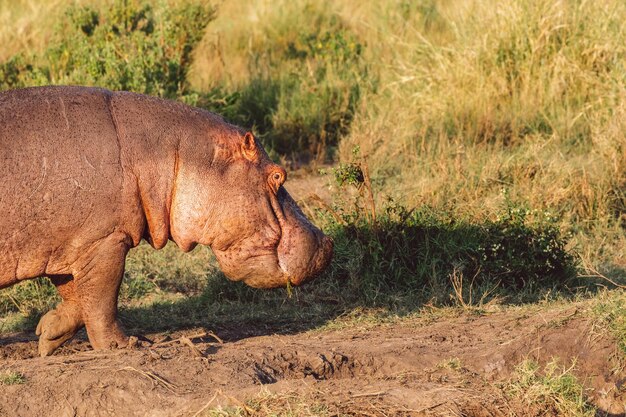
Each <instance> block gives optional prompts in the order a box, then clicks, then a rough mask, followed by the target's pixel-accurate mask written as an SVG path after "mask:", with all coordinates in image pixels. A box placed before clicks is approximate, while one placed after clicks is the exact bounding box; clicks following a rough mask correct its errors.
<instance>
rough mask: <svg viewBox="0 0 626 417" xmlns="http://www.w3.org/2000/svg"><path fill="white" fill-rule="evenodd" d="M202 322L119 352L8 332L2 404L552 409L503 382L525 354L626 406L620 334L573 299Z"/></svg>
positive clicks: (122, 408)
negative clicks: (601, 329)
mask: <svg viewBox="0 0 626 417" xmlns="http://www.w3.org/2000/svg"><path fill="white" fill-rule="evenodd" d="M202 330H203V329H193V330H188V331H185V332H178V333H174V334H172V335H171V339H170V340H168V339H166V338H165V337H164V335H160V334H154V335H148V338H149V339H151V340H153V341H156V342H157V343H154V344H152V345H151V346H144V347H138V348H136V349H134V350H133V349H127V350H117V351H110V352H94V351H91V350H89V344H88V342H86V341H85V340H81V339H79V340H75V341H73V342H71V343H70V344H69V345H68V346H67V347H64V348H63V349H62V350H61V351H60V352H59V353H58V354H55V355H54V356H52V357H48V358H38V357H37V356H36V352H37V349H36V341H35V340H34V338H32V337H31V336H29V335H14V336H12V337H9V338H4V339H3V340H2V345H1V347H0V358H1V359H0V370H10V371H13V372H18V373H20V374H21V375H23V376H24V378H25V383H23V384H15V385H5V386H1V387H0V415H19V416H25V417H30V416H40V415H59V416H63V415H71V416H99V415H103V416H104V415H116V416H144V415H151V416H161V415H162V416H172V415H175V416H193V415H194V414H196V413H197V412H198V411H199V410H202V409H203V407H205V406H206V405H207V403H208V402H209V401H211V403H210V405H211V406H212V407H214V406H221V405H229V404H230V405H239V406H241V405H242V404H243V402H245V401H246V400H248V399H251V398H259V395H260V393H265V394H268V393H269V394H273V395H278V396H280V395H286V394H288V395H292V396H297V397H298V398H301V399H303V401H305V400H306V401H312V402H315V403H319V404H322V405H323V407H324V409H325V410H326V411H327V412H328V413H329V414H333V413H340V414H347V415H437V416H439V415H441V416H444V415H445V416H449V415H465V416H487V415H489V416H505V415H506V416H509V415H533V414H535V415H551V414H550V410H545V409H541V408H538V409H537V410H532V409H529V408H527V406H524V405H522V404H515V401H513V400H511V399H510V398H507V397H506V396H505V395H504V394H503V391H502V389H501V386H502V384H503V383H504V382H506V381H508V379H509V378H510V376H511V373H512V371H513V369H514V367H515V366H516V365H518V364H519V363H520V362H521V361H522V360H524V359H526V358H531V359H533V360H536V361H538V362H540V363H546V362H547V361H549V360H552V358H558V360H559V361H561V362H562V363H563V364H564V365H567V364H571V363H572V362H571V361H572V360H573V359H574V358H576V360H577V362H576V364H577V365H576V370H575V373H576V375H577V376H578V378H579V380H580V381H581V382H582V383H583V384H584V385H585V387H586V388H587V391H586V393H587V397H588V398H589V400H590V401H591V402H592V403H593V404H594V405H595V406H596V407H598V409H599V410H600V411H602V412H607V413H612V415H620V413H623V412H624V403H625V401H626V397H625V396H624V394H623V391H622V389H621V388H620V387H621V385H620V384H621V383H622V381H623V380H624V378H625V377H626V375H624V374H623V371H622V370H620V369H618V368H616V367H615V364H614V363H612V362H611V357H612V355H614V353H615V348H616V347H615V346H616V345H615V343H614V341H613V340H610V339H608V338H606V337H604V336H600V335H596V334H593V332H592V331H591V330H592V326H591V323H590V322H589V321H588V320H587V319H585V318H584V316H583V315H581V314H580V313H579V312H578V311H577V310H576V309H575V308H560V309H558V308H555V309H552V310H550V311H546V310H541V311H537V312H536V313H528V312H525V313H524V312H521V311H518V312H516V311H513V310H511V311H508V312H506V313H497V314H492V315H488V316H480V317H478V316H473V315H467V316H462V317H458V318H453V319H449V318H448V319H445V320H443V319H442V320H441V321H435V322H432V323H425V322H424V321H420V320H419V319H416V320H405V321H403V322H401V323H395V324H392V325H381V326H370V327H368V328H349V329H346V330H341V331H325V332H318V331H313V332H307V333H300V334H295V335H288V336H280V335H268V336H256V337H249V338H244V339H239V338H237V337H233V338H232V340H235V341H230V342H229V341H226V342H224V343H220V342H219V341H218V340H216V339H215V338H213V337H209V336H207V337H193V336H191V337H186V338H181V336H183V335H185V334H186V335H188V336H189V335H194V334H196V335H197V334H198V333H200V334H201V333H202ZM243 330H244V331H249V329H243ZM265 394H263V395H265ZM279 398H280V397H279ZM277 401H278V400H277ZM546 413H547V414H546ZM200 415H202V413H201V414H200Z"/></svg>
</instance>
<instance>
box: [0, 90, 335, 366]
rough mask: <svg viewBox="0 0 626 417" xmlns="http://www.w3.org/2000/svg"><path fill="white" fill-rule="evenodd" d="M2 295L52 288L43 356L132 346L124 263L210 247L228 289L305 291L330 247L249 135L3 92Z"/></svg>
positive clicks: (137, 99) (159, 110)
mask: <svg viewBox="0 0 626 417" xmlns="http://www.w3.org/2000/svg"><path fill="white" fill-rule="evenodd" d="M0 158H1V161H0V162H1V164H0V212H1V213H2V217H1V218H0V288H3V287H7V286H9V285H12V284H15V283H17V282H19V281H21V280H25V279H30V278H35V277H38V276H48V277H50V279H51V280H52V282H53V283H54V284H55V286H56V287H57V289H58V291H59V293H60V295H61V297H62V299H63V301H62V302H61V303H60V304H59V305H58V306H57V307H56V308H55V309H54V310H52V311H50V312H48V313H47V314H45V315H44V316H43V317H42V318H41V321H40V322H39V325H38V326H37V334H38V335H39V352H40V354H41V355H42V356H45V355H49V354H51V353H52V352H53V351H54V349H56V348H57V347H58V346H60V345H61V344H62V343H64V342H65V341H66V340H68V339H70V338H71V337H72V336H73V335H74V334H75V333H76V332H77V331H78V330H79V329H80V328H82V327H83V326H85V327H86V328H87V333H88V336H89V340H90V342H91V344H92V346H93V347H94V348H95V349H107V348H111V347H116V346H117V347H122V346H125V345H126V344H127V343H128V338H127V336H126V335H125V334H124V332H123V331H122V329H121V328H120V325H119V323H118V321H117V297H118V291H119V286H120V282H121V279H122V276H123V272H124V262H125V258H126V254H127V252H128V250H129V249H130V248H132V247H134V246H136V245H138V244H139V242H140V241H141V239H142V238H145V239H146V240H147V241H148V242H150V244H151V245H152V246H154V247H155V248H156V249H160V248H162V247H163V246H165V244H166V243H167V241H168V240H173V241H174V242H175V243H176V244H177V245H178V246H179V247H180V248H181V249H182V250H184V251H189V250H191V249H192V248H193V247H195V245H197V244H201V245H208V246H211V248H212V249H213V251H214V252H215V255H216V257H217V259H218V262H219V264H220V266H221V268H222V270H223V271H224V273H225V274H226V276H227V277H229V278H230V279H232V280H241V281H244V282H245V283H247V284H249V285H251V286H253V287H258V288H273V287H280V286H285V285H286V284H287V283H288V282H290V283H292V284H294V285H298V284H301V283H303V282H305V281H307V280H308V279H310V278H312V277H314V276H315V275H316V274H318V273H319V272H320V271H321V270H322V269H324V268H325V267H326V266H327V265H328V263H329V261H330V258H331V256H332V242H331V240H330V239H329V238H327V237H325V236H324V235H323V234H322V233H321V232H320V231H319V230H318V229H317V228H315V227H314V226H313V225H312V224H311V223H309V221H308V220H307V219H306V218H305V217H304V216H303V214H302V212H301V211H300V210H299V208H298V207H297V205H296V204H295V203H294V201H293V200H292V199H291V197H290V196H289V194H288V193H287V191H286V190H285V189H284V188H283V186H282V185H283V183H284V181H285V179H286V174H285V171H284V170H283V169H282V168H281V167H279V166H278V165H276V164H274V163H272V162H271V161H270V159H269V158H268V157H267V154H266V153H265V151H264V150H263V149H262V147H261V146H260V144H259V143H258V141H257V140H256V139H255V138H254V137H253V136H252V134H250V133H246V132H245V131H242V130H241V129H239V128H237V127H235V126H232V125H230V124H228V123H226V122H225V121H224V120H223V119H222V118H221V117H219V116H217V115H214V114H212V113H209V112H206V111H204V110H200V109H195V108H192V107H189V106H185V105H183V104H180V103H175V102H170V101H166V100H161V99H156V98H152V97H147V96H142V95H138V94H133V93H127V92H110V91H107V90H103V89H96V88H85V87H43V88H29V89H23V90H14V91H8V92H4V93H0Z"/></svg>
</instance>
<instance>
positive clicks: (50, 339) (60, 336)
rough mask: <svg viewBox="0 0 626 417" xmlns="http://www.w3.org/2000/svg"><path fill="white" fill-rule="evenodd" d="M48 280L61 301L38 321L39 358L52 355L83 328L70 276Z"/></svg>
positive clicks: (59, 276)
mask: <svg viewBox="0 0 626 417" xmlns="http://www.w3.org/2000/svg"><path fill="white" fill-rule="evenodd" d="M50 280H51V281H52V282H53V283H54V285H55V286H56V287H57V290H58V291H59V294H61V297H62V298H63V301H62V302H61V303H60V304H59V305H58V306H57V307H56V308H55V309H54V310H51V311H48V312H47V313H46V314H45V315H44V316H43V317H42V318H41V320H39V324H38V325H37V330H36V333H37V336H39V355H40V356H48V355H50V354H52V352H54V350H55V349H56V348H58V347H59V346H61V345H62V344H63V343H65V342H66V341H68V340H69V339H71V338H72V337H74V335H75V334H76V332H78V331H79V330H80V329H81V328H82V327H83V326H84V322H83V317H82V313H81V308H80V303H79V302H78V298H77V296H76V290H75V287H74V280H73V279H72V276H71V275H56V276H51V277H50Z"/></svg>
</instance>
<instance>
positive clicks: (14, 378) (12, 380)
mask: <svg viewBox="0 0 626 417" xmlns="http://www.w3.org/2000/svg"><path fill="white" fill-rule="evenodd" d="M25 383H26V378H25V377H24V375H22V374H21V373H19V372H17V371H11V370H5V371H2V372H0V385H19V384H25Z"/></svg>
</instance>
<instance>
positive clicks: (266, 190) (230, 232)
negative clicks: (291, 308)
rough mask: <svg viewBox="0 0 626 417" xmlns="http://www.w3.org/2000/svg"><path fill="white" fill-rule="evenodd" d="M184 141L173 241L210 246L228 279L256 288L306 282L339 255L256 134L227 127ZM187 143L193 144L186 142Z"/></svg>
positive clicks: (176, 188)
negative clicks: (303, 209)
mask: <svg viewBox="0 0 626 417" xmlns="http://www.w3.org/2000/svg"><path fill="white" fill-rule="evenodd" d="M187 142H188V141H185V140H183V141H181V146H180V149H179V156H178V157H177V163H176V174H175V177H176V179H175V184H174V191H173V192H172V204H171V212H170V230H171V235H172V239H173V240H174V241H175V242H176V243H177V244H178V245H179V246H180V247H181V248H182V249H183V250H189V249H191V248H193V246H194V245H195V244H196V243H200V244H204V245H210V246H211V248H212V249H213V252H214V253H215V255H216V257H217V260H218V262H219V264H220V266H221V268H222V271H223V272H224V274H226V276H227V277H228V278H230V279H231V280H235V281H244V282H245V283H246V284H248V285H250V286H252V287H257V288H274V287H281V286H285V285H287V284H288V283H291V284H294V285H299V284H301V283H303V282H305V281H307V280H309V279H311V278H312V277H314V276H315V275H317V274H318V273H319V272H320V271H322V270H323V269H324V268H325V267H326V266H327V265H328V264H329V262H330V260H331V258H332V251H333V244H332V240H331V239H330V238H328V237H326V236H324V234H323V233H322V232H321V231H320V230H319V229H318V228H316V227H315V226H314V225H312V224H311V223H310V222H309V221H308V220H307V218H306V217H305V216H304V215H303V214H302V212H301V211H300V209H299V208H298V206H297V205H296V203H295V202H294V200H293V199H292V198H291V196H290V195H289V193H287V190H285V188H284V187H283V184H284V182H285V180H286V172H285V170H284V169H283V168H281V167H280V166H279V165H276V164H275V163H273V162H272V161H271V160H270V159H269V157H268V156H267V154H266V153H265V151H264V150H263V148H262V147H261V145H260V144H259V143H258V142H257V140H256V139H255V138H254V136H253V135H252V134H251V133H244V132H241V131H239V130H238V129H234V128H232V129H227V131H222V132H220V134H219V135H216V136H214V138H212V140H210V141H208V142H207V143H208V145H201V146H198V145H197V143H196V144H193V145H192V144H189V143H187ZM186 143H187V145H186Z"/></svg>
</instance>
